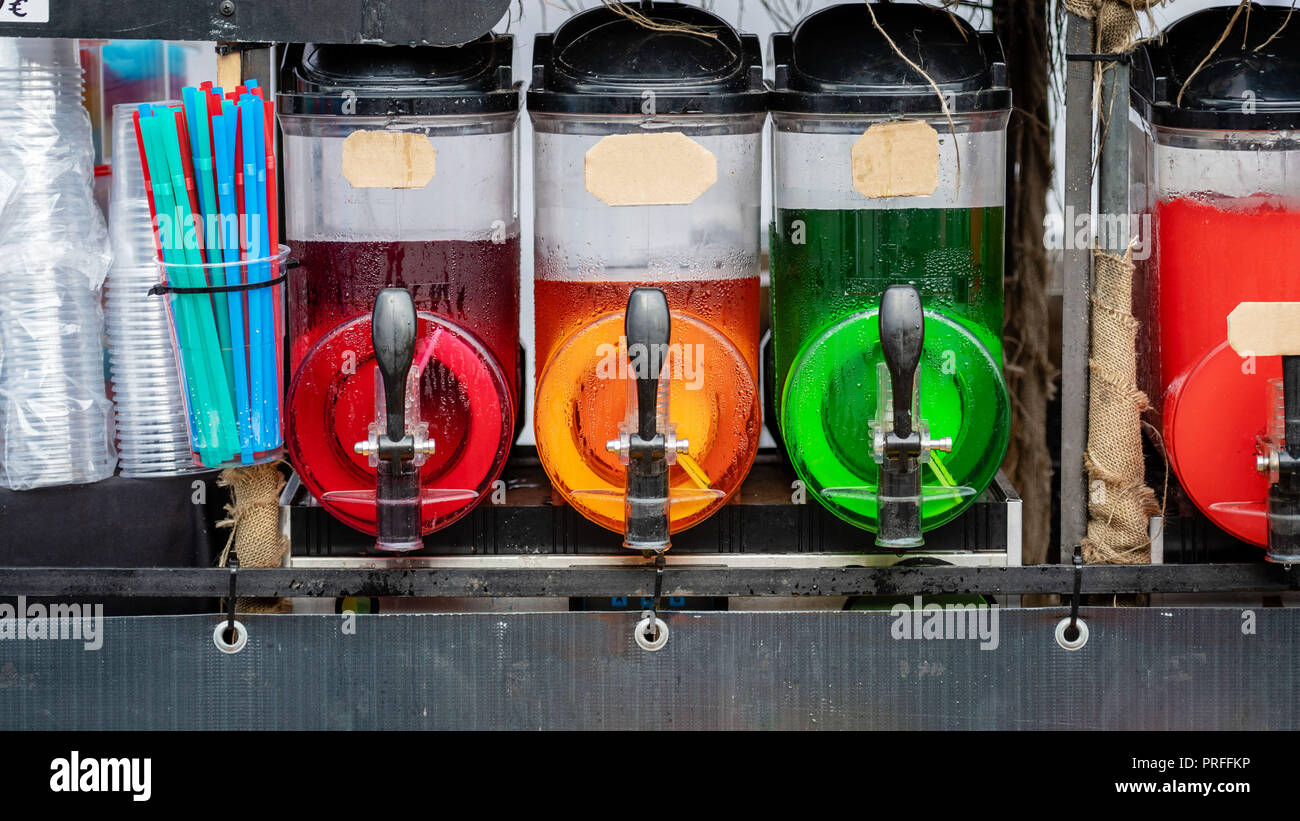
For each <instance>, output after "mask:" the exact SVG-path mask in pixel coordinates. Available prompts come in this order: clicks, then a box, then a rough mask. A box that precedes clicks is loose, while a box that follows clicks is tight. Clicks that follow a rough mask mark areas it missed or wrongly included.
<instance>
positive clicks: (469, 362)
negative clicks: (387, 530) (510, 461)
mask: <svg viewBox="0 0 1300 821" xmlns="http://www.w3.org/2000/svg"><path fill="white" fill-rule="evenodd" d="M418 319H419V323H418V328H417V334H416V343H415V361H414V365H413V367H415V368H419V369H420V371H421V374H420V419H421V421H422V422H425V423H427V424H428V426H429V434H428V435H429V438H430V439H432V440H433V441H434V443H435V445H436V449H435V451H434V453H433V455H431V456H429V457H428V460H427V461H426V462H425V463H424V465H423V467H421V469H420V476H421V484H422V487H423V488H424V489H425V491H428V490H429V489H437V490H447V491H456V490H469V491H472V492H473V496H472V498H471V497H470V495H469V494H464V493H460V494H457V493H448V494H442V495H441V496H440V495H439V494H429V493H427V492H426V493H425V500H424V501H423V502H422V504H421V516H420V525H421V529H422V530H423V532H425V533H430V532H432V531H434V530H437V529H438V528H441V527H445V526H446V525H448V524H451V523H452V522H454V521H456V520H457V519H459V518H460V517H461V516H464V515H465V514H466V513H468V512H469V511H470V510H471V509H472V508H473V507H474V505H475V504H477V502H478V500H479V499H481V498H482V497H483V495H484V494H486V493H487V492H488V491H489V490H490V489H491V487H492V484H493V482H495V481H496V479H497V477H498V476H500V474H501V469H502V468H503V467H504V466H505V461H506V455H507V453H508V451H509V449H510V441H511V438H512V434H513V432H514V415H515V408H514V405H513V402H512V401H511V399H510V391H509V388H508V387H507V382H506V378H505V375H504V374H503V373H502V371H501V368H500V366H499V365H498V364H497V362H496V360H495V359H494V358H493V357H492V355H491V354H490V353H489V352H488V350H487V348H485V347H484V346H483V345H482V344H481V343H480V342H479V341H478V340H477V339H475V338H474V336H473V335H472V334H471V333H469V332H468V331H466V330H464V329H463V328H460V327H459V326H457V325H455V324H454V323H452V322H449V321H447V320H445V319H443V318H441V317H438V316H436V315H434V314H430V313H424V312H421V313H420V314H419V315H418ZM376 370H377V367H376V364H375V354H374V348H373V345H372V343H371V339H370V317H369V315H365V316H360V317H357V318H356V319H353V320H351V321H349V322H346V323H344V324H342V325H339V326H338V327H336V328H335V329H334V330H332V331H330V332H329V333H328V334H326V335H325V336H324V337H322V338H321V339H320V341H319V342H317V343H316V344H315V345H314V346H312V348H311V350H310V351H308V352H307V355H306V357H305V358H304V359H303V362H302V365H301V366H300V367H299V368H298V371H297V373H295V374H294V378H293V383H292V384H291V385H290V387H289V396H288V408H289V413H290V417H289V420H290V424H289V437H288V442H287V445H288V450H289V459H290V461H291V462H292V463H293V466H294V468H295V469H296V470H297V471H298V475H299V476H300V477H302V480H303V483H304V484H306V486H307V488H308V490H310V491H311V493H312V495H313V496H314V497H316V499H318V500H320V502H321V505H322V506H323V507H325V508H326V509H327V510H329V512H330V513H331V514H333V515H334V516H335V517H336V518H338V519H339V520H340V521H342V522H343V523H345V524H347V525H349V526H350V527H354V528H356V529H357V530H360V531H363V532H365V533H369V534H371V535H374V534H375V532H376V526H375V521H376V517H375V508H374V503H373V501H369V499H370V497H369V496H368V495H367V493H365V492H364V491H369V492H373V491H374V489H375V469H374V468H372V467H371V466H370V464H369V462H368V461H367V458H366V457H365V456H362V455H360V454H357V453H356V452H355V450H354V447H355V445H356V443H357V442H360V441H363V440H365V439H366V437H367V435H368V428H369V425H370V423H371V422H373V421H374V419H375V372H376ZM339 491H363V492H361V493H355V494H352V493H347V494H343V493H338V492H339ZM327 494H329V495H328V496H327Z"/></svg>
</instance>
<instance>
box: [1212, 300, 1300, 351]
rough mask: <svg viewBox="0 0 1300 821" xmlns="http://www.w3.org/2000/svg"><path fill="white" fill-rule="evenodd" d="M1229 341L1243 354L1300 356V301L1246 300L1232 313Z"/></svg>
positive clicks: (1230, 316)
mask: <svg viewBox="0 0 1300 821" xmlns="http://www.w3.org/2000/svg"><path fill="white" fill-rule="evenodd" d="M1228 345H1230V346H1231V347H1232V349H1233V350H1234V351H1236V352H1237V353H1238V354H1240V355H1242V356H1252V355H1253V356H1300V302H1242V303H1239V304H1238V305H1237V307H1236V308H1233V309H1232V313H1230V314H1228Z"/></svg>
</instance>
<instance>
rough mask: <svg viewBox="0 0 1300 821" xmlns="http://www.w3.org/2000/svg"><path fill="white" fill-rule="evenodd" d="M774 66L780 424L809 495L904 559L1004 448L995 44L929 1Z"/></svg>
mask: <svg viewBox="0 0 1300 821" xmlns="http://www.w3.org/2000/svg"><path fill="white" fill-rule="evenodd" d="M872 11H874V15H875V20H874V22H873V19H872V15H871V12H872ZM882 30H883V32H884V34H882ZM884 35H888V37H886V36H884ZM891 40H892V43H891V42H890V41H891ZM900 51H901V52H902V54H901V55H900V53H899V52H900ZM904 56H905V57H906V59H904ZM772 60H773V63H774V65H775V78H774V79H775V82H774V90H773V94H772V95H771V96H772V103H771V107H772V116H773V124H774V128H773V136H772V140H773V162H772V165H773V199H774V205H775V218H774V223H773V225H772V257H771V259H772V341H773V351H774V360H775V370H774V376H775V389H776V402H777V414H778V417H777V418H778V419H779V424H780V432H781V435H782V438H783V440H784V443H785V446H786V449H787V451H788V453H789V455H790V458H791V461H792V462H793V464H794V467H795V469H796V471H797V472H798V474H799V477H800V478H801V479H802V480H803V481H804V483H805V485H806V486H807V489H808V491H809V492H810V495H812V496H813V497H814V498H816V499H817V500H818V501H819V502H821V503H822V504H823V505H825V506H826V507H827V508H828V509H830V510H831V511H832V512H834V513H835V514H836V515H837V516H839V517H841V518H842V519H845V520H846V521H848V522H850V523H852V524H854V525H857V526H859V527H862V528H865V529H867V530H871V531H873V532H875V533H876V534H877V535H876V543H877V545H879V546H882V547H895V548H899V549H905V548H910V547H916V546H919V545H921V544H922V536H921V532H922V531H924V530H929V529H932V528H934V527H937V526H939V525H941V524H943V523H945V522H948V521H950V520H952V519H953V518H955V517H956V516H958V515H959V514H960V513H961V512H962V511H963V510H965V509H966V508H967V507H968V506H969V505H970V504H971V503H972V502H973V501H974V500H975V498H976V497H977V496H978V495H979V494H980V493H981V492H982V491H983V490H984V489H985V488H986V487H987V486H988V485H989V484H990V482H992V481H993V478H994V476H995V475H996V474H997V471H998V468H999V466H1000V465H1001V462H1002V458H1003V456H1004V454H1005V452H1006V447H1007V439H1008V434H1009V428H1010V411H1009V406H1008V399H1007V390H1006V384H1005V382H1004V381H1003V377H1002V278H1003V206H1004V203H1005V197H1006V126H1007V119H1008V115H1009V113H1010V109H1011V92H1010V89H1008V88H1007V87H1006V68H1005V65H1004V62H1003V57H1002V50H1001V47H1000V46H999V44H998V41H997V39H996V37H995V36H994V35H993V34H991V33H986V32H980V31H977V30H976V29H975V28H973V27H972V26H971V25H970V24H969V23H967V22H966V21H964V20H962V19H960V18H959V17H957V16H956V15H952V14H949V13H948V12H945V11H943V10H940V9H935V8H928V7H925V6H920V5H903V4H893V3H872V4H871V9H868V8H867V6H866V5H865V4H864V3H849V4H844V5H839V6H832V7H830V8H827V9H824V10H821V11H818V12H816V13H814V14H812V15H810V16H808V17H806V18H804V19H803V20H802V21H801V22H800V23H799V24H798V25H797V26H796V27H795V28H794V30H793V31H792V32H789V33H783V34H777V35H774V36H773V38H772ZM909 63H910V64H909ZM918 68H919V69H922V70H923V71H924V72H925V73H924V74H923V73H922V71H921V70H918ZM927 75H928V77H927ZM941 99H942V102H941ZM945 107H946V109H947V111H946V112H945V110H944V109H945Z"/></svg>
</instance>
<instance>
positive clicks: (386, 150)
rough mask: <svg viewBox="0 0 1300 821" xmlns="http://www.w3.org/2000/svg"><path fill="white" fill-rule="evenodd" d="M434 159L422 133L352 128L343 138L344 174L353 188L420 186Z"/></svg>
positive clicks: (425, 182) (431, 172) (429, 174)
mask: <svg viewBox="0 0 1300 821" xmlns="http://www.w3.org/2000/svg"><path fill="white" fill-rule="evenodd" d="M437 160H438V152H437V150H436V149H435V148H434V147H433V143H431V142H430V141H429V138H428V137H426V136H425V135H423V134H412V133H410V132H405V131H354V132H352V133H351V134H349V135H348V138H347V139H346V140H344V141H343V176H344V178H346V179H347V181H348V182H350V183H351V184H352V187H353V188H423V187H425V186H426V185H428V184H429V181H430V180H432V179H433V175H434V171H435V170H436V168H437Z"/></svg>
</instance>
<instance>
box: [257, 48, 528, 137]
mask: <svg viewBox="0 0 1300 821" xmlns="http://www.w3.org/2000/svg"><path fill="white" fill-rule="evenodd" d="M513 46H514V38H513V37H511V36H510V35H508V34H485V35H484V36H482V37H480V38H479V39H477V40H474V41H472V42H469V43H466V44H465V45H461V46H383V45H338V44H326V43H306V44H303V43H294V44H291V45H289V46H288V47H287V48H286V49H285V54H284V60H283V62H282V63H281V66H280V95H279V101H280V111H281V113H283V114H290V115H292V114H315V115H322V114H328V115H337V116H359V117H377V116H378V117H383V116H398V117H400V116H421V115H425V116H429V115H434V116H436V115H464V114H495V113H501V112H509V111H516V110H518V108H519V87H518V86H515V85H512V84H511V71H510V61H511V57H512V54H511V52H512V49H513Z"/></svg>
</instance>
